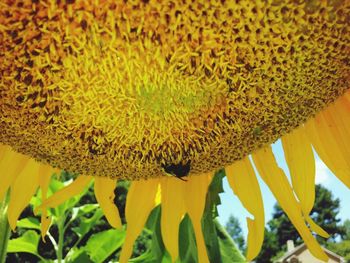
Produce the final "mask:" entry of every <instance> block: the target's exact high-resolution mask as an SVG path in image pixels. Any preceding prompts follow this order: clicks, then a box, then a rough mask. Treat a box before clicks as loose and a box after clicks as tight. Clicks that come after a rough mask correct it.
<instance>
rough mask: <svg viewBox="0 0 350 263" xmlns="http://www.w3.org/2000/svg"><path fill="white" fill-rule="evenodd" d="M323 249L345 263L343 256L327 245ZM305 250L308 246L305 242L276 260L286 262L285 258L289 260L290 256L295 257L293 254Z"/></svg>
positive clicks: (330, 255)
mask: <svg viewBox="0 0 350 263" xmlns="http://www.w3.org/2000/svg"><path fill="white" fill-rule="evenodd" d="M322 249H323V251H324V252H326V254H327V255H328V256H329V257H331V258H334V259H337V260H339V262H341V263H343V262H344V263H345V260H344V258H343V257H341V256H339V255H337V254H335V253H334V252H332V251H330V250H328V249H327V248H325V247H322ZM303 250H307V247H306V245H305V243H303V244H301V245H299V246H297V247H295V248H294V249H293V250H291V251H289V252H286V253H285V254H284V255H283V256H282V257H280V258H279V259H278V260H276V263H278V262H284V261H285V260H287V259H288V258H291V257H293V255H296V254H300V253H301V252H302V251H303Z"/></svg>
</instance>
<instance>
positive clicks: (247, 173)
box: [225, 157, 265, 261]
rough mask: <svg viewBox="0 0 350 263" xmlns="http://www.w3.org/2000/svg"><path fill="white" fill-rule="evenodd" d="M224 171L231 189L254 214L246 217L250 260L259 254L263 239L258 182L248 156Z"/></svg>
mask: <svg viewBox="0 0 350 263" xmlns="http://www.w3.org/2000/svg"><path fill="white" fill-rule="evenodd" d="M225 171H226V177H227V180H228V182H229V184H230V186H231V188H232V190H233V191H234V193H235V194H236V195H237V196H238V198H239V199H240V200H241V202H242V204H243V206H244V207H245V208H246V209H247V210H248V212H249V213H251V214H252V215H253V216H254V220H252V219H250V218H247V225H248V230H249V232H248V239H247V240H248V250H247V260H248V261H250V260H252V259H253V258H255V257H256V256H257V255H258V254H259V252H260V250H261V246H262V243H263V241H264V231H265V217H264V206H263V202H262V197H261V192H260V187H259V183H258V180H257V179H256V175H255V172H254V169H253V167H252V165H251V163H250V161H249V158H248V157H246V158H244V159H243V160H241V161H236V162H234V163H233V164H232V165H230V166H228V167H226V168H225Z"/></svg>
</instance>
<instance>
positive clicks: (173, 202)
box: [160, 177, 187, 262]
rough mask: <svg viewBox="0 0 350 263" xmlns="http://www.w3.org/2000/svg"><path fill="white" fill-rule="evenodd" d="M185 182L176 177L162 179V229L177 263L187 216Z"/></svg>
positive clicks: (168, 247)
mask: <svg viewBox="0 0 350 263" xmlns="http://www.w3.org/2000/svg"><path fill="white" fill-rule="evenodd" d="M186 183H187V182H185V181H181V180H179V179H178V178H175V177H168V178H161V179H160V185H161V188H162V217H161V222H160V224H161V229H162V237H163V241H164V245H165V248H166V249H167V250H168V252H169V253H170V255H171V258H172V261H173V262H175V261H176V260H177V258H178V256H179V226H180V223H181V220H182V217H183V216H184V214H185V202H184V194H186V193H185V186H186Z"/></svg>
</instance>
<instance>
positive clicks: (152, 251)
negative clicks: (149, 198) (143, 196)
mask: <svg viewBox="0 0 350 263" xmlns="http://www.w3.org/2000/svg"><path fill="white" fill-rule="evenodd" d="M160 216H161V206H160V205H159V206H157V207H155V208H154V209H153V210H152V212H151V214H150V216H149V217H148V220H147V223H146V228H147V229H148V230H149V231H152V232H153V235H152V242H151V247H150V248H149V249H148V250H147V252H145V253H144V254H142V255H141V256H139V257H137V258H133V259H131V260H130V261H129V262H135V263H136V262H137V263H158V262H161V263H171V257H170V255H169V253H168V252H167V251H166V250H165V247H164V244H163V239H162V235H161V230H160Z"/></svg>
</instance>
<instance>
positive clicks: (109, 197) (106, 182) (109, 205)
mask: <svg viewBox="0 0 350 263" xmlns="http://www.w3.org/2000/svg"><path fill="white" fill-rule="evenodd" d="M116 182H117V181H116V180H113V179H110V178H108V177H96V178H95V187H94V189H95V196H96V199H97V202H98V203H99V204H100V206H101V208H102V210H103V213H104V214H105V216H106V218H107V220H108V223H109V224H110V225H111V226H112V227H114V228H121V227H122V223H121V220H120V216H119V211H118V208H117V206H116V205H115V204H114V197H115V195H114V189H115V187H116Z"/></svg>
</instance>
